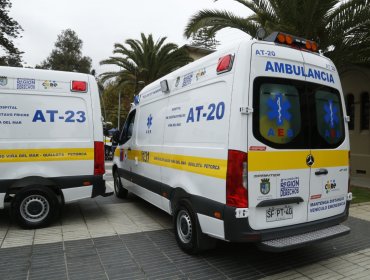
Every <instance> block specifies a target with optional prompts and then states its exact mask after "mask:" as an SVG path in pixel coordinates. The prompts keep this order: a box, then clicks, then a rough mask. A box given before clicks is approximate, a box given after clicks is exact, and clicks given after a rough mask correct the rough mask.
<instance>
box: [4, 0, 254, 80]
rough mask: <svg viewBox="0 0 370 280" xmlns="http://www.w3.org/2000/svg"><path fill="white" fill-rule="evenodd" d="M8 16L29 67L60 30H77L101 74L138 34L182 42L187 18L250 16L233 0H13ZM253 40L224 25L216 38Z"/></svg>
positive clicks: (85, 51) (49, 47) (223, 41)
mask: <svg viewBox="0 0 370 280" xmlns="http://www.w3.org/2000/svg"><path fill="white" fill-rule="evenodd" d="M11 2H12V4H13V6H12V8H11V10H10V12H9V14H10V16H11V17H12V18H13V19H15V20H17V21H18V23H19V24H20V25H21V26H22V28H23V29H24V31H23V32H22V38H18V39H16V40H15V41H14V42H15V45H16V47H18V48H19V49H20V50H21V51H23V52H25V53H24V55H23V61H24V62H25V66H31V67H34V66H35V65H36V64H40V63H41V62H42V61H43V60H45V58H46V57H48V56H49V54H50V53H51V51H52V49H53V48H54V44H55V41H56V40H57V36H58V35H59V34H60V33H61V31H62V30H65V29H67V28H70V29H72V30H74V31H75V32H76V33H77V35H78V37H79V38H80V39H81V40H82V41H83V49H82V53H83V55H86V56H89V57H91V58H92V62H93V68H94V69H95V70H96V71H97V73H98V74H101V73H103V72H105V71H110V70H112V68H111V66H100V65H99V62H100V61H101V60H103V59H107V58H108V57H109V56H111V55H112V51H113V45H114V43H124V41H125V40H127V39H139V38H140V33H141V32H144V33H145V34H146V35H148V34H150V33H151V34H153V36H154V39H155V40H156V39H158V38H160V37H167V40H166V42H168V43H169V42H172V43H176V44H178V45H179V46H182V45H184V44H186V43H190V40H187V39H186V38H184V36H183V32H184V28H185V26H186V24H187V22H188V20H189V18H190V17H191V16H192V15H194V14H195V13H196V12H198V11H199V10H202V9H217V10H227V11H230V12H233V13H234V14H236V15H239V16H243V17H246V16H248V15H249V14H250V10H248V9H247V8H246V7H244V6H243V5H241V4H239V3H237V2H236V1H233V0H219V1H217V2H214V1H213V0H134V1H128V0H100V1H99V0H12V1H11ZM242 37H246V38H249V37H248V36H247V35H246V34H245V33H242V32H241V31H238V30H235V29H230V28H228V29H225V30H223V31H220V32H219V33H218V34H217V37H216V39H217V40H219V41H220V42H221V47H222V46H223V45H226V44H228V43H229V42H232V41H233V40H238V39H240V38H242Z"/></svg>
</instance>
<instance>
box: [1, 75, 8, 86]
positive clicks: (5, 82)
mask: <svg viewBox="0 0 370 280" xmlns="http://www.w3.org/2000/svg"><path fill="white" fill-rule="evenodd" d="M7 84H8V78H7V77H4V76H1V77H0V86H2V87H5V86H6V85H7Z"/></svg>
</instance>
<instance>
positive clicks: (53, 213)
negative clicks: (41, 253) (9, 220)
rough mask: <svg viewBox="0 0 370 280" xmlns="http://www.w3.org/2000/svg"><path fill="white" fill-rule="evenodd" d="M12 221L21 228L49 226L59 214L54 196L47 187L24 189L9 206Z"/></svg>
mask: <svg viewBox="0 0 370 280" xmlns="http://www.w3.org/2000/svg"><path fill="white" fill-rule="evenodd" d="M11 210H12V216H13V219H15V220H16V222H17V223H18V224H19V225H20V226H21V227H23V228H40V227H45V226H47V225H49V224H50V222H52V221H53V220H54V219H56V218H57V217H58V215H59V212H60V204H59V201H58V197H57V196H56V194H55V193H54V192H53V191H52V190H50V189H48V188H47V187H38V186H35V187H25V188H24V189H22V190H21V191H19V192H18V193H17V194H16V196H15V198H14V200H13V202H12V206H11Z"/></svg>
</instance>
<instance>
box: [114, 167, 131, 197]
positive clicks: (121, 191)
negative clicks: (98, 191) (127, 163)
mask: <svg viewBox="0 0 370 280" xmlns="http://www.w3.org/2000/svg"><path fill="white" fill-rule="evenodd" d="M113 180H114V193H115V195H116V197H118V198H127V195H128V190H126V189H125V188H124V187H123V186H122V182H121V178H120V177H119V176H118V174H117V171H114V172H113Z"/></svg>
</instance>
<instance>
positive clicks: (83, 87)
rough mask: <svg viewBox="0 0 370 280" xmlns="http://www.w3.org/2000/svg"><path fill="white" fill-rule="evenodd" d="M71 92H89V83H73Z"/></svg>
mask: <svg viewBox="0 0 370 280" xmlns="http://www.w3.org/2000/svg"><path fill="white" fill-rule="evenodd" d="M71 91H75V92H87V83H86V82H84V81H71Z"/></svg>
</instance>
